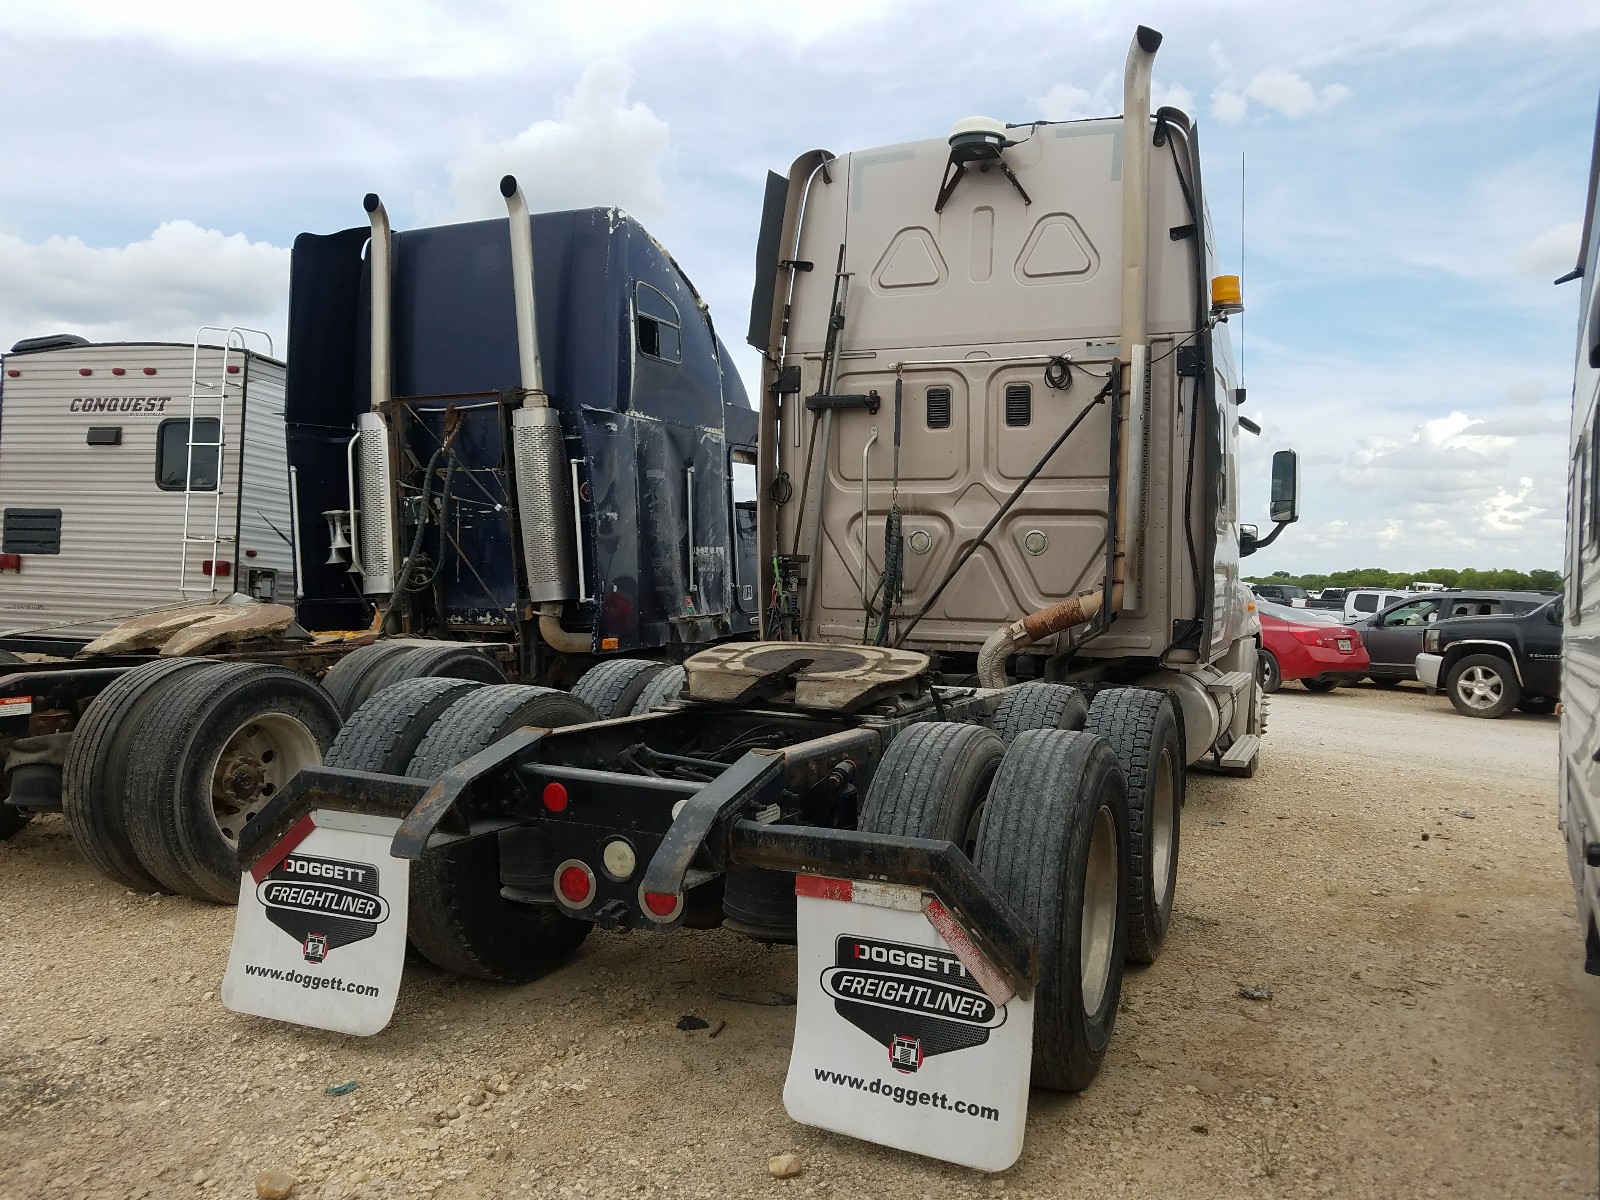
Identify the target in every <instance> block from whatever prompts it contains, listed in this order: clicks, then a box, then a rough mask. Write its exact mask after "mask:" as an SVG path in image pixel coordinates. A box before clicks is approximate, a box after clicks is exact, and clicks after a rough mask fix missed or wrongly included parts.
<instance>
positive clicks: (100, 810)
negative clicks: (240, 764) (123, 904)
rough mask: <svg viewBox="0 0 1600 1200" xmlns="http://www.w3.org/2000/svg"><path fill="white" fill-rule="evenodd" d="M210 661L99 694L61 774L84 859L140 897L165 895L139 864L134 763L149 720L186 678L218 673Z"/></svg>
mask: <svg viewBox="0 0 1600 1200" xmlns="http://www.w3.org/2000/svg"><path fill="white" fill-rule="evenodd" d="M216 665H217V664H216V662H215V661H213V660H212V659H209V658H171V659H163V660H157V661H156V662H150V663H143V664H141V665H139V666H137V667H134V668H133V670H131V671H126V672H124V673H123V674H121V675H118V676H117V677H116V678H115V679H113V680H112V681H111V682H110V684H108V685H107V686H106V687H105V688H103V689H102V690H101V691H100V694H99V695H97V696H96V697H95V698H94V699H93V700H91V701H90V702H89V707H88V708H86V709H85V710H84V713H83V719H82V720H80V721H79V722H78V727H77V728H76V729H75V730H74V731H73V734H72V743H71V745H70V746H68V748H67V761H66V763H65V764H64V765H63V766H62V769H61V808H62V811H63V812H64V813H65V814H66V818H67V829H68V830H69V831H70V832H71V834H72V840H73V842H74V844H76V845H77V847H78V852H79V853H80V854H82V855H83V856H84V857H85V858H87V859H88V860H89V861H90V862H91V863H92V864H93V865H94V867H95V868H96V869H97V870H98V871H99V872H100V873H101V874H102V875H104V876H106V877H107V878H108V879H112V880H115V881H116V882H117V883H120V884H121V885H122V886H123V887H125V888H128V889H130V890H132V891H135V892H160V891H166V890H168V889H167V888H165V887H163V885H162V883H161V881H160V880H158V879H157V878H156V876H155V875H154V874H152V873H151V871H150V870H149V868H148V867H146V866H144V865H143V864H142V863H141V862H140V861H139V853H138V851H137V850H136V849H135V848H134V844H133V835H132V833H131V832H130V814H129V811H128V804H127V786H126V781H127V767H128V755H129V753H130V752H131V750H132V749H133V747H134V746H135V745H136V744H137V743H138V742H139V740H140V738H141V736H142V734H141V732H140V730H141V728H142V726H143V725H144V723H145V718H146V716H147V714H148V713H149V711H150V710H151V708H152V707H153V706H154V704H155V703H156V701H157V700H158V698H159V697H160V696H161V694H162V692H163V691H164V689H165V688H166V687H167V686H168V685H169V684H170V683H172V682H174V681H175V680H176V679H177V678H178V677H179V676H181V675H183V674H186V673H188V672H192V671H195V670H198V669H201V668H204V667H214V666H216Z"/></svg>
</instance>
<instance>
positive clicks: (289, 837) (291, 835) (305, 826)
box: [250, 813, 317, 883]
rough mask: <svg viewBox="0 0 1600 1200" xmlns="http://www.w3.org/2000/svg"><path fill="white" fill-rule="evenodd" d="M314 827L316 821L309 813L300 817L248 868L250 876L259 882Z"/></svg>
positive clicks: (308, 834)
mask: <svg viewBox="0 0 1600 1200" xmlns="http://www.w3.org/2000/svg"><path fill="white" fill-rule="evenodd" d="M316 827H317V823H316V822H315V821H313V820H312V819H311V814H310V813H307V814H306V815H305V816H303V817H301V818H300V819H299V820H298V821H296V822H295V823H294V824H293V825H291V826H290V827H289V832H288V833H286V834H284V835H283V836H282V837H281V838H279V839H278V844H277V845H276V846H274V847H273V848H272V849H271V850H268V851H267V852H266V853H265V854H264V855H262V856H261V859H260V861H259V862H257V863H256V865H255V866H253V867H251V868H250V877H251V878H252V879H254V880H255V881H256V882H257V883H260V882H261V881H262V880H263V879H265V878H266V877H267V875H268V874H270V873H271V871H272V868H274V867H276V866H277V865H278V864H279V863H281V862H282V861H283V860H284V859H286V858H288V857H289V855H290V854H291V853H293V851H294V848H295V847H296V846H298V845H299V844H300V843H301V842H303V841H305V840H306V839H307V838H308V837H310V836H311V831H312V830H313V829H315V828H316Z"/></svg>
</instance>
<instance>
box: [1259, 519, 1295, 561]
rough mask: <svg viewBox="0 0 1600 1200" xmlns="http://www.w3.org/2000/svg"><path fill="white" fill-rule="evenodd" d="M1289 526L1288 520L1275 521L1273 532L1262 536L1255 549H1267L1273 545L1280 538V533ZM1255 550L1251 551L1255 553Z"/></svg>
mask: <svg viewBox="0 0 1600 1200" xmlns="http://www.w3.org/2000/svg"><path fill="white" fill-rule="evenodd" d="M1288 527H1289V522H1287V521H1279V522H1276V523H1274V524H1273V526H1272V532H1271V533H1269V534H1267V536H1266V537H1264V538H1260V539H1259V540H1258V541H1257V542H1256V544H1255V550H1265V549H1266V548H1267V547H1268V546H1270V545H1272V543H1273V542H1275V541H1277V540H1278V535H1279V534H1280V533H1282V532H1283V531H1284V530H1285V529H1287V528H1288ZM1255 550H1252V551H1251V553H1252V554H1253V553H1255Z"/></svg>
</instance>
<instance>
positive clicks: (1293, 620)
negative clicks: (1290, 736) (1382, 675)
mask: <svg viewBox="0 0 1600 1200" xmlns="http://www.w3.org/2000/svg"><path fill="white" fill-rule="evenodd" d="M1256 614H1257V615H1258V616H1259V617H1260V618H1261V658H1260V668H1261V687H1262V689H1263V690H1264V691H1268V692H1275V691H1277V690H1278V688H1279V686H1280V685H1281V684H1283V682H1284V681H1285V680H1289V679H1298V680H1299V681H1300V682H1301V683H1302V684H1304V685H1305V689H1306V691H1308V692H1331V691H1333V689H1334V688H1336V687H1338V686H1339V685H1340V684H1341V683H1353V682H1355V681H1356V680H1357V679H1359V678H1361V676H1363V675H1365V674H1366V671H1367V667H1368V666H1370V665H1371V660H1370V659H1368V658H1367V648H1366V647H1365V646H1363V645H1362V644H1361V635H1360V634H1359V633H1357V632H1356V631H1355V630H1354V629H1351V628H1350V626H1348V625H1341V624H1339V623H1338V622H1339V618H1338V616H1337V615H1336V614H1333V613H1329V614H1328V615H1327V616H1325V617H1324V616H1322V614H1321V610H1319V609H1314V608H1285V607H1284V606H1283V605H1281V604H1273V603H1272V602H1271V601H1267V600H1257V601H1256Z"/></svg>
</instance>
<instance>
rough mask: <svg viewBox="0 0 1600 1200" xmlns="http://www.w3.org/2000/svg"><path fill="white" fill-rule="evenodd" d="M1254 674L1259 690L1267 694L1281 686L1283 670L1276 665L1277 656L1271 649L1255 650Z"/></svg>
mask: <svg viewBox="0 0 1600 1200" xmlns="http://www.w3.org/2000/svg"><path fill="white" fill-rule="evenodd" d="M1256 676H1257V678H1258V679H1259V680H1260V682H1261V690H1262V691H1263V692H1265V693H1266V694H1267V695H1269V696H1270V695H1272V694H1273V693H1274V692H1276V691H1277V690H1278V689H1279V688H1281V687H1282V686H1283V670H1282V669H1281V668H1280V667H1279V666H1278V656H1277V655H1276V654H1274V653H1273V652H1272V651H1271V650H1265V649H1263V650H1257V651H1256Z"/></svg>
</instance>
